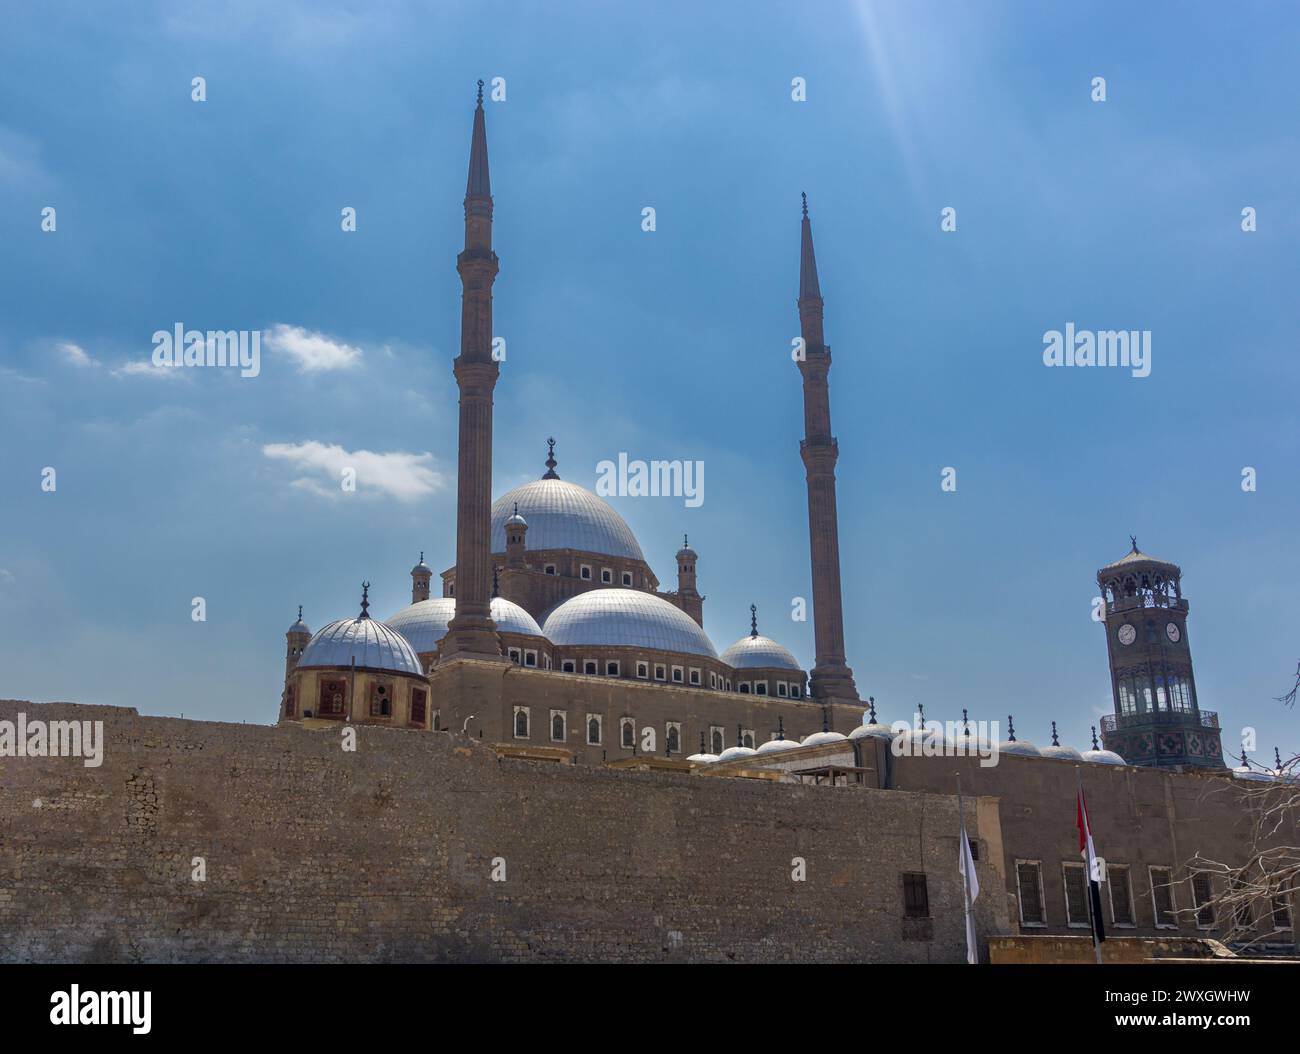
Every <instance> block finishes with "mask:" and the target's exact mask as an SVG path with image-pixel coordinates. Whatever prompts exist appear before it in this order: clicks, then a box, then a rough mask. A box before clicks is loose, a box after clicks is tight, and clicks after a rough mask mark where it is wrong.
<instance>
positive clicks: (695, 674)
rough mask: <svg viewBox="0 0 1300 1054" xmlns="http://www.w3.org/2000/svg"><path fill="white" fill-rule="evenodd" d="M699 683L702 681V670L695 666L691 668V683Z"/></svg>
mask: <svg viewBox="0 0 1300 1054" xmlns="http://www.w3.org/2000/svg"><path fill="white" fill-rule="evenodd" d="M699 683H700V671H699V670H696V669H694V668H692V669H691V684H699Z"/></svg>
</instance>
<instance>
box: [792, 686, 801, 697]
mask: <svg viewBox="0 0 1300 1054" xmlns="http://www.w3.org/2000/svg"><path fill="white" fill-rule="evenodd" d="M802 694H803V689H802V688H800V687H799V686H798V685H797V684H792V685H790V698H791V699H798V698H799V696H800V695H802Z"/></svg>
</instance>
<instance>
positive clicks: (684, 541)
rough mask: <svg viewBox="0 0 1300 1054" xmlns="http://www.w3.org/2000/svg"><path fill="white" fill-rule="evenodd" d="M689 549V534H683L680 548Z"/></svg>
mask: <svg viewBox="0 0 1300 1054" xmlns="http://www.w3.org/2000/svg"><path fill="white" fill-rule="evenodd" d="M690 547H691V536H690V535H689V534H683V535H682V548H683V549H689V548H690Z"/></svg>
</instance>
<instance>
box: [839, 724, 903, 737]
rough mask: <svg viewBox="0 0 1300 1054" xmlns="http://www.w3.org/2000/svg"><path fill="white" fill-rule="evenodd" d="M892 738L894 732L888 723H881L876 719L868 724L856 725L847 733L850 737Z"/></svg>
mask: <svg viewBox="0 0 1300 1054" xmlns="http://www.w3.org/2000/svg"><path fill="white" fill-rule="evenodd" d="M868 737H870V738H872V739H893V738H894V732H893V729H891V728H890V727H889V726H888V725H882V724H880V723H879V722H878V721H873V722H871V724H869V725H858V727H857V728H855V729H854V730H853V731H852V732H850V733H849V738H850V739H867V738H868Z"/></svg>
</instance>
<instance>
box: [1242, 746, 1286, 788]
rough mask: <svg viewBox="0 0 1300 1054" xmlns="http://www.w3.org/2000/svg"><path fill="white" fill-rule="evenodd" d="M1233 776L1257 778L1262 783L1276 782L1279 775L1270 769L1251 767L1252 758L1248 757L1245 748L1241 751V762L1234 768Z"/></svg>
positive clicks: (1249, 778) (1245, 778) (1244, 778)
mask: <svg viewBox="0 0 1300 1054" xmlns="http://www.w3.org/2000/svg"><path fill="white" fill-rule="evenodd" d="M1232 778H1233V779H1235V780H1257V781H1259V782H1261V783H1274V782H1276V780H1277V776H1276V775H1274V774H1273V773H1272V772H1271V771H1269V770H1268V769H1259V768H1251V767H1250V760H1249V759H1248V758H1247V757H1246V751H1245V749H1244V748H1243V749H1242V752H1241V764H1240V765H1238V766H1237V767H1236V768H1235V769H1233V770H1232Z"/></svg>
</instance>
